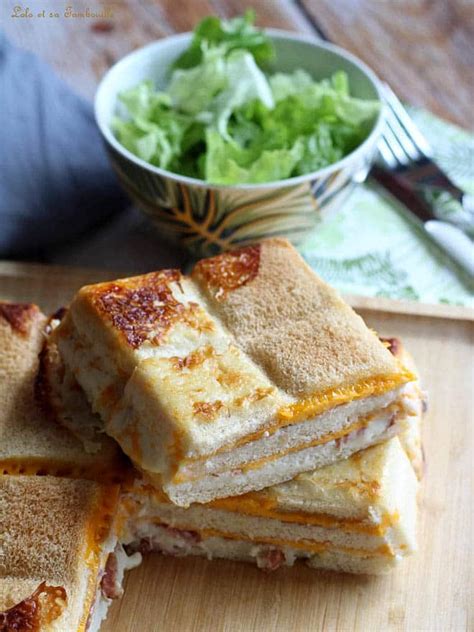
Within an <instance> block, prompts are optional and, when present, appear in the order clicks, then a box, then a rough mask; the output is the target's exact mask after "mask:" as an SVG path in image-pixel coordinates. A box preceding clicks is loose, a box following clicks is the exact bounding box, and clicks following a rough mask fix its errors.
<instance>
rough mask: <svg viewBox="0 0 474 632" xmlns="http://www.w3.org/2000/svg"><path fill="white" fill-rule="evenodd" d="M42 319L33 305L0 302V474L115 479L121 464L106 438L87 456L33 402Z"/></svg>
mask: <svg viewBox="0 0 474 632" xmlns="http://www.w3.org/2000/svg"><path fill="white" fill-rule="evenodd" d="M46 323H47V319H46V317H45V316H44V315H43V314H42V313H41V312H40V310H39V309H38V307H37V306H35V305H30V304H24V305H20V304H13V303H0V348H1V349H2V353H1V355H0V473H4V474H6V473H11V474H20V473H25V474H35V473H41V474H60V475H63V476H71V477H75V478H86V479H97V478H100V479H101V480H102V479H103V478H104V477H106V478H109V479H116V478H119V477H120V476H121V475H122V473H123V470H124V467H125V466H126V464H125V460H124V458H123V456H122V455H121V454H120V452H119V450H118V449H117V447H116V446H115V445H114V443H113V442H112V441H109V440H107V441H106V442H104V444H103V445H102V446H101V449H100V450H99V451H98V452H97V453H96V454H95V455H90V454H87V453H86V452H85V451H84V449H83V447H82V443H81V442H80V441H79V440H78V439H76V438H75V437H74V436H72V435H71V434H70V433H69V432H68V431H67V430H65V429H63V428H61V427H60V426H59V425H58V424H57V423H55V419H54V418H52V415H51V414H50V412H51V411H45V409H44V406H43V405H42V403H41V402H39V401H38V398H37V396H36V390H37V374H38V367H39V354H40V352H41V349H42V346H43V342H44V337H45V336H44V329H45V326H46Z"/></svg>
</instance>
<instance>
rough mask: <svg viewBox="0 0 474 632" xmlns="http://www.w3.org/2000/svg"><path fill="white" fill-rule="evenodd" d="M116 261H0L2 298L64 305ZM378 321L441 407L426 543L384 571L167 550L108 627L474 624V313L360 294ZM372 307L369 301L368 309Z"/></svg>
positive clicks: (150, 562)
mask: <svg viewBox="0 0 474 632" xmlns="http://www.w3.org/2000/svg"><path fill="white" fill-rule="evenodd" d="M112 277H113V273H110V272H109V273H107V272H104V271H102V272H100V271H93V270H87V271H86V270H76V269H67V268H52V267H43V266H37V265H23V264H12V263H0V299H4V300H16V301H34V302H36V303H38V304H39V305H40V306H41V308H42V309H43V310H44V311H47V312H48V311H52V310H55V309H56V308H57V307H59V306H60V305H64V304H65V303H67V302H68V300H69V299H70V298H71V296H72V294H73V293H74V291H75V290H76V289H77V288H78V287H79V286H80V285H83V284H84V283H90V282H94V281H98V280H101V279H106V278H112ZM351 300H352V302H353V304H355V306H356V307H357V308H358V311H359V312H360V313H361V314H362V316H363V317H364V318H365V320H366V322H367V323H368V325H369V326H371V327H373V328H374V329H376V330H377V331H378V332H379V333H380V334H383V335H388V336H393V335H396V336H399V337H400V338H402V339H403V341H404V342H405V344H406V346H407V347H408V349H409V350H410V351H411V352H412V354H413V355H414V357H415V359H416V362H417V365H418V367H419V370H420V373H421V376H422V382H423V386H424V388H425V389H426V390H427V391H428V392H429V400H430V410H429V413H428V415H427V418H426V421H425V432H424V439H425V452H426V462H427V466H426V476H425V479H424V483H423V497H422V501H421V511H420V527H419V552H418V553H417V554H416V555H415V556H413V557H412V558H410V559H408V560H405V561H404V562H403V563H402V565H401V566H400V567H399V569H397V570H396V571H395V572H393V573H392V574H390V575H387V576H384V577H355V576H354V577H352V576H349V575H337V574H330V573H321V572H317V571H314V570H311V569H308V568H306V567H305V566H304V565H298V566H295V567H294V568H288V569H281V570H279V571H278V572H275V573H273V574H265V573H263V572H261V571H259V570H257V569H256V568H254V567H253V566H251V565H248V564H244V563H235V562H227V561H220V560H217V561H212V562H210V561H207V560H204V559H198V558H195V559H193V558H181V559H179V558H171V557H163V556H161V555H158V554H155V555H151V556H149V557H148V558H147V559H146V560H145V562H144V563H143V565H142V566H141V567H140V568H138V569H137V570H134V571H132V572H131V573H130V574H129V575H128V577H127V579H126V582H125V595H124V597H123V599H122V600H121V601H119V602H118V603H116V604H114V605H113V607H112V608H111V610H110V613H109V617H108V619H107V622H106V623H105V624H104V625H103V627H102V632H158V631H159V632H188V631H196V632H204V631H205V632H207V631H212V632H218V631H222V632H224V631H225V632H234V631H236V632H237V631H238V632H250V631H253V630H255V631H258V632H262V631H285V632H286V631H290V630H291V631H292V632H293V631H295V632H299V631H301V632H307V631H309V630H322V631H324V632H327V631H331V630H337V631H342V632H345V631H346V630H361V631H363V632H373V631H382V630H383V631H386V630H407V631H409V632H414V631H416V632H418V631H421V630H426V631H429V632H433V631H435V630H439V631H442V632H445V631H448V630H452V631H455V632H458V631H462V630H468V629H471V630H472V629H473V626H474V621H473V618H472V610H471V608H472V603H473V593H472V576H471V569H472V567H473V565H472V515H473V511H472V510H473V501H472V463H473V454H472V436H473V422H474V414H473V395H472V392H473V377H474V370H473V341H474V340H473V339H474V335H473V334H474V328H473V322H472V319H473V314H472V312H470V311H468V310H466V309H464V308H457V309H456V308H439V307H437V308H430V307H428V306H418V305H416V304H409V305H406V306H405V307H406V309H408V310H410V311H411V312H416V313H410V314H405V313H402V312H403V311H404V309H405V308H404V305H403V304H400V303H396V302H393V301H386V300H385V301H382V302H379V303H377V300H375V299H370V300H367V299H360V298H352V299H351ZM361 307H362V308H364V309H361Z"/></svg>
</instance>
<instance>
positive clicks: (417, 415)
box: [0, 239, 423, 630]
mask: <svg viewBox="0 0 474 632" xmlns="http://www.w3.org/2000/svg"><path fill="white" fill-rule="evenodd" d="M16 308H17V307H16V306H6V305H4V306H3V309H4V312H5V313H7V314H8V313H9V314H10V315H9V316H8V315H7V317H4V321H5V323H4V326H5V327H10V328H11V329H15V327H14V326H13V325H12V322H13V321H14V318H12V316H11V314H12V313H13V312H14V311H15V309H16ZM24 309H25V310H26V312H28V313H29V314H30V316H31V318H32V320H33V321H34V322H35V327H34V328H33V329H34V332H35V333H32V331H33V329H31V331H29V332H27V333H26V334H21V333H20V332H19V331H16V332H14V333H13V334H10V338H11V339H15V340H16V339H18V340H20V341H21V344H23V346H24V348H28V349H30V355H29V356H28V358H27V357H26V354H25V353H24V350H16V351H14V352H10V353H7V354H5V355H4V356H2V362H3V364H4V368H3V369H2V370H3V371H4V372H5V374H6V375H8V373H9V371H10V370H11V369H10V367H14V366H17V364H16V357H17V356H19V355H22V359H21V361H22V362H24V365H25V371H27V372H28V374H29V375H30V382H32V381H33V382H34V376H35V373H36V372H37V367H38V365H39V367H40V370H39V372H38V374H39V378H37V379H36V389H35V390H36V399H38V398H39V399H40V401H41V402H42V410H41V415H42V419H43V418H44V424H43V425H42V426H41V429H40V428H39V427H38V425H36V426H35V424H32V429H31V433H30V434H29V435H28V434H26V435H25V433H24V432H23V430H22V431H21V432H18V430H16V429H19V428H23V426H24V424H25V423H26V424H27V421H25V419H26V418H27V417H28V415H26V416H25V414H24V413H21V414H20V413H19V412H16V410H17V409H16V408H15V405H11V407H10V410H12V411H13V410H15V412H14V413H11V414H9V415H7V417H8V419H6V420H4V426H5V428H8V431H5V436H6V437H7V436H8V437H11V438H12V439H11V441H12V444H13V445H12V446H11V447H6V448H4V447H3V444H2V451H3V453H0V465H1V467H2V469H3V472H4V474H5V476H4V477H3V478H2V481H5V484H6V486H5V490H6V491H5V496H2V498H5V500H1V501H0V502H1V503H2V504H6V506H8V502H11V501H10V500H9V499H11V498H13V497H14V491H12V490H11V489H10V487H9V486H12V485H13V487H14V486H15V484H17V483H16V481H17V480H18V481H19V483H18V484H20V485H21V484H23V485H26V487H27V488H28V489H31V494H34V493H35V491H34V485H37V486H38V485H41V484H44V485H46V484H48V483H49V484H53V485H59V483H58V481H61V484H63V485H66V486H68V485H69V486H71V485H73V486H74V485H76V486H77V485H79V484H81V485H86V486H89V487H90V486H92V487H91V490H92V488H93V486H98V488H97V489H96V488H94V490H95V491H94V492H92V491H91V494H92V496H93V498H94V500H93V501H92V500H91V501H90V504H91V506H94V507H97V506H104V507H105V506H106V505H107V511H108V514H107V515H108V516H109V519H107V520H106V523H107V529H105V528H103V529H102V531H103V532H104V533H106V534H107V537H105V536H102V537H103V539H102V540H101V542H106V541H107V546H105V545H104V546H105V548H104V552H103V554H102V558H101V561H100V562H99V565H100V568H101V572H100V574H102V575H103V577H105V578H107V579H106V580H104V581H103V582H99V583H97V575H96V576H95V581H96V584H95V585H94V590H92V589H90V590H89V591H88V592H87V594H88V595H89V597H88V600H87V599H86V598H85V597H84V596H83V597H77V599H78V600H79V602H80V603H81V608H82V611H83V612H85V611H87V612H88V613H89V614H88V615H87V618H89V620H90V621H91V620H92V619H93V617H94V616H95V619H94V625H95V626H96V628H97V625H99V624H100V620H101V618H102V617H103V615H104V614H105V606H106V605H107V603H108V602H109V601H110V595H111V593H114V595H117V594H119V593H120V589H119V581H120V576H121V575H122V574H123V569H124V568H126V567H128V566H131V565H133V564H134V563H136V562H137V560H138V558H139V557H140V553H144V552H148V551H150V550H156V551H161V552H163V553H165V554H170V555H205V556H207V557H223V558H230V559H241V560H249V561H254V562H256V563H257V564H258V566H259V567H261V568H264V569H267V570H273V569H276V568H278V567H279V566H281V565H284V564H286V565H292V564H293V563H294V561H295V560H297V559H299V558H302V559H304V560H306V561H307V563H308V564H309V565H311V566H313V567H315V568H323V569H329V570H337V571H345V572H353V573H381V572H384V571H386V570H388V569H390V568H391V567H392V566H394V565H395V564H396V563H397V562H398V561H399V560H400V559H402V558H403V557H404V556H405V555H407V554H409V553H411V552H412V551H413V550H414V549H415V547H416V513H417V490H418V475H419V473H420V469H421V461H422V458H421V442H420V422H421V415H422V409H423V396H422V393H421V391H420V388H419V385H418V379H417V376H416V370H415V367H414V366H413V365H412V362H411V359H410V358H409V356H408V354H407V353H406V352H405V351H404V350H403V348H402V345H401V343H400V342H399V341H397V340H396V339H391V340H385V341H384V340H380V339H378V338H377V336H376V334H375V333H374V332H372V331H371V330H369V329H368V328H367V327H366V325H365V324H364V322H363V321H362V319H361V318H360V317H359V316H357V315H356V314H355V313H354V312H353V311H352V310H351V309H350V308H349V307H348V306H347V305H346V304H345V303H344V302H343V301H342V300H341V299H340V297H339V296H338V294H337V293H336V292H335V291H334V290H332V289H331V288H330V287H328V286H327V285H326V284H324V283H323V282H322V281H321V280H320V279H318V278H317V277H316V276H315V275H314V273H313V272H312V271H311V270H310V269H309V268H308V267H307V266H306V264H305V263H304V262H303V260H302V259H301V258H300V257H299V255H298V254H297V253H296V251H295V250H294V249H293V248H292V247H291V246H290V245H289V244H288V243H287V242H286V241H284V240H280V239H272V240H267V241H265V242H262V244H260V245H256V246H250V247H246V248H241V249H239V250H236V251H232V252H229V253H225V254H223V255H219V256H217V257H214V258H211V259H207V260H203V261H201V262H199V263H198V264H197V265H196V266H195V268H194V270H193V272H192V274H191V275H190V276H184V275H182V274H181V273H180V272H179V271H177V270H165V271H160V272H155V273H151V274H147V275H143V276H140V277H135V278H128V279H121V280H117V281H114V282H107V283H101V284H97V285H93V286H86V287H84V288H82V289H81V290H80V291H79V292H78V294H77V295H76V297H75V298H74V299H73V301H72V303H71V305H70V307H69V309H68V310H67V311H65V312H64V313H62V314H58V315H57V316H56V317H54V318H53V319H52V320H50V322H49V324H48V327H47V330H48V336H47V341H46V344H45V347H44V349H43V351H42V353H41V354H40V359H39V360H38V351H39V350H38V343H37V342H36V343H35V342H34V341H35V340H37V339H39V338H40V337H41V333H40V332H41V331H43V330H44V325H45V319H44V317H43V316H42V315H41V314H40V312H39V311H38V310H37V309H36V308H34V307H32V306H28V307H25V308H24ZM28 310H29V311H28ZM33 314H34V318H33ZM20 320H21V319H20ZM21 335H22V336H23V338H21ZM35 336H36V338H35ZM15 354H16V355H15ZM23 356H24V357H23ZM12 379H13V378H12ZM31 389H32V387H29V391H28V389H26V390H24V392H23V393H22V395H21V396H16V397H17V399H18V398H20V399H21V398H23V399H24V401H25V402H30V403H29V404H28V405H29V406H30V407H34V406H37V404H36V403H34V397H33V395H32V393H31V392H30V391H31ZM13 390H14V389H12V388H6V389H5V395H3V396H4V397H7V391H8V392H9V393H12V392H13ZM27 391H28V392H27ZM11 396H12V397H15V396H14V395H11ZM8 397H10V395H8ZM26 407H28V406H26ZM19 410H20V408H18V411H19ZM35 414H38V415H39V412H37V413H35ZM30 416H31V415H30ZM38 418H39V417H38ZM52 420H53V421H52ZM56 422H59V423H60V424H61V425H62V426H64V427H65V428H63V429H61V428H59V424H57V423H56ZM55 423H56V425H54V424H55ZM33 426H35V428H33ZM43 426H44V432H49V433H57V434H58V437H59V435H61V437H62V439H61V441H63V442H65V447H64V449H63V447H62V444H61V443H60V440H59V438H58V439H57V440H56V439H55V440H54V442H53V441H51V440H48V441H44V440H43V439H42V435H41V432H43V430H42V428H43ZM40 430H41V432H40ZM20 436H23V437H27V438H25V439H24V440H23V443H22V442H21V441H20V439H19V437H20ZM68 442H69V443H68ZM46 444H47V446H49V448H48V449H49V452H48V449H46V448H45V445H46ZM66 444H67V445H66ZM69 444H70V446H69ZM51 446H54V448H52V447H51ZM118 446H120V449H119V447H118ZM56 447H57V449H56ZM67 450H69V452H67ZM121 451H123V452H124V453H125V454H126V455H127V456H128V457H129V459H130V461H131V463H132V465H128V463H126V462H125V460H124V459H125V457H124V456H123V454H122V452H121ZM62 459H63V460H64V461H65V462H67V466H66V463H62V462H61V461H62ZM38 473H42V474H47V475H48V476H44V477H41V481H39V477H37V476H35V474H38ZM51 475H53V477H51V478H50V476H51ZM85 479H92V480H88V481H86V480H85ZM98 480H100V481H101V482H100V483H98V482H96V481H98ZM105 480H107V484H109V481H110V484H111V485H114V486H115V487H114V489H118V490H119V491H118V492H117V493H116V494H115V495H114V493H115V492H114V493H110V494H106V495H105V496H103V497H104V498H105V497H107V499H108V501H109V502H107V503H105V504H103V503H102V504H101V501H98V500H97V499H98V498H100V497H101V495H100V489H99V488H100V486H101V485H104V484H105V483H104V481H105ZM7 488H8V489H7ZM44 489H45V490H46V487H45V488H44ZM48 493H49V492H45V496H44V497H45V499H46V498H47V494H48ZM65 493H66V492H65ZM52 495H53V494H52ZM86 496H87V495H86V494H84V496H83V497H82V498H86ZM115 497H116V498H117V501H116V503H115V501H113V502H112V500H111V499H112V498H115ZM22 498H24V499H25V502H26V503H27V502H28V501H27V494H26V493H24V494H22ZM84 502H86V501H84ZM110 503H112V505H113V507H111V506H110ZM114 503H115V504H114ZM73 504H74V503H73ZM74 506H75V507H76V505H74ZM76 508H77V507H76ZM24 511H25V514H24V515H27V514H28V504H26V506H25V508H24ZM91 511H92V510H91ZM53 513H54V510H52V512H48V516H45V518H44V529H45V530H46V529H48V526H47V522H48V521H47V518H48V517H49V519H50V522H51V521H53V522H54V520H53V518H52V517H51V516H52V515H53ZM92 514H94V511H92ZM81 515H84V520H86V516H87V515H88V514H87V510H85V509H84V510H81ZM111 515H113V518H110V516H111ZM88 520H89V524H91V523H94V524H95V522H96V518H89V519H88ZM17 522H18V521H17ZM21 522H24V521H21ZM12 528H13V527H12V526H11V525H8V524H7V525H6V530H7V531H8V530H11V529H12ZM25 528H26V529H27V527H25ZM4 531H5V530H4ZM25 532H26V531H25ZM0 537H1V535H0ZM76 541H78V538H76ZM101 546H102V545H101ZM123 547H125V550H126V552H127V553H125V551H124V548H123ZM35 549H39V550H41V546H40V543H39V542H37V543H35ZM127 554H128V555H127ZM11 555H12V560H13V559H15V560H16V557H15V555H16V554H15V553H14V552H13V553H12V554H11ZM111 555H112V556H111ZM81 556H82V559H83V558H84V551H82V553H78V558H77V559H81ZM99 557H100V556H99ZM108 560H111V561H110V562H109V564H107V562H108ZM118 560H119V562H118ZM15 563H16V562H15ZM20 566H21V562H20ZM107 566H108V568H107ZM117 566H120V572H117ZM14 567H15V564H14V563H13V561H12V562H11V564H10V566H9V565H8V564H7V566H6V568H7V576H6V578H5V580H6V581H7V584H8V585H9V586H10V585H11V586H12V589H11V592H10V593H8V591H6V592H5V595H6V596H4V597H3V598H0V610H1V609H5V608H10V610H8V611H7V615H5V614H3V615H0V617H1V616H11V615H8V612H11V611H12V609H13V610H14V609H15V607H16V606H17V605H18V604H19V603H20V604H21V603H22V601H21V600H22V599H23V600H25V599H26V601H28V599H32V598H33V597H31V595H35V594H36V593H34V592H33V591H31V592H30V593H29V592H28V590H29V589H30V588H33V587H34V584H35V581H36V582H37V584H38V587H37V588H35V590H40V588H39V586H43V584H42V583H41V582H52V585H53V586H55V588H54V589H55V590H60V589H61V588H64V590H65V591H66V592H67V590H68V589H67V587H65V584H66V583H67V582H66V580H65V579H62V578H63V577H65V575H61V573H59V575H57V577H58V579H55V577H56V575H54V572H53V571H55V570H57V569H51V572H50V569H49V568H42V567H41V564H40V565H39V566H38V569H37V570H35V571H34V572H32V575H34V577H33V576H32V577H31V581H29V583H28V585H26V584H25V587H22V586H18V585H17V584H16V580H15V573H14ZM112 567H114V568H113V570H112ZM111 577H113V580H114V581H111V580H110V578H111ZM40 580H41V581H40ZM54 582H55V583H54ZM101 584H105V587H106V588H105V593H104V586H102V585H101ZM110 585H113V586H114V589H112V590H109V591H108V590H107V588H108V587H109V588H110ZM69 590H71V591H72V592H73V593H74V589H72V588H70V589H69ZM58 594H59V593H58ZM74 594H75V593H74ZM61 595H62V593H61ZM61 595H59V598H58V599H59V602H60V601H61ZM91 595H92V597H91ZM20 598H21V599H20ZM38 599H40V603H44V604H45V605H44V606H41V607H40V608H37V611H44V612H47V611H48V608H47V604H48V600H47V594H46V595H45V594H43V596H42V597H41V596H40V597H38ZM41 599H42V601H41ZM81 599H82V601H81ZM71 603H72V601H71ZM91 604H100V606H99V605H97V606H94V605H91ZM2 606H4V607H3V608H2ZM64 612H65V611H64ZM64 612H63V614H62V615H61V616H65V615H64ZM94 612H95V613H99V614H96V615H94ZM71 616H72V615H71ZM72 620H73V619H71V621H72ZM76 620H77V618H76V619H75V620H74V621H76ZM1 621H2V619H1V618H0V622H1ZM96 621H97V622H98V623H95V622H96ZM0 629H1V628H0ZM5 629H8V628H5ZM40 629H43V628H40ZM44 629H62V628H61V627H60V626H59V627H54V626H53V627H51V628H48V627H47V626H46V627H44ZM68 629H80V630H81V629H84V627H80V624H77V625H76V623H74V625H72V626H71V627H70V628H68ZM89 629H94V628H89Z"/></svg>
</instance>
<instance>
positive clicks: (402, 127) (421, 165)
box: [378, 83, 474, 221]
mask: <svg viewBox="0 0 474 632" xmlns="http://www.w3.org/2000/svg"><path fill="white" fill-rule="evenodd" d="M382 92H383V97H384V100H385V104H386V105H387V108H386V124H385V130H384V132H383V136H382V139H381V140H380V143H379V146H378V149H379V152H380V155H381V157H382V160H383V162H384V163H385V164H386V165H387V167H388V168H389V169H390V170H392V171H396V172H400V173H403V175H404V177H405V178H407V179H408V180H409V181H410V182H411V183H412V185H413V186H414V187H416V188H418V189H422V188H423V187H430V188H436V189H437V190H438V191H439V192H448V193H450V194H451V195H452V196H453V197H454V198H455V199H456V200H458V201H459V202H460V203H461V205H462V207H463V210H464V211H465V212H466V213H468V214H469V215H470V217H469V218H468V220H469V221H473V220H474V196H472V195H468V194H465V193H464V191H462V190H461V189H460V188H459V187H458V186H456V185H455V184H454V183H453V182H452V181H451V180H450V179H449V177H448V176H447V175H446V174H445V173H444V172H443V171H442V170H441V169H440V168H439V167H438V166H437V165H436V164H435V163H434V162H433V160H432V157H433V151H432V149H431V146H430V144H429V143H428V141H427V140H426V138H425V137H424V136H423V134H422V133H421V132H420V130H419V129H418V128H417V126H416V125H415V123H414V122H413V120H412V119H411V117H410V115H409V114H408V112H407V111H406V110H405V108H404V107H403V105H402V103H401V102H400V100H399V99H398V97H397V95H396V94H395V93H394V92H393V90H392V89H391V88H390V86H389V85H387V84H386V83H384V84H383V85H382ZM421 192H422V191H421Z"/></svg>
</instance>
